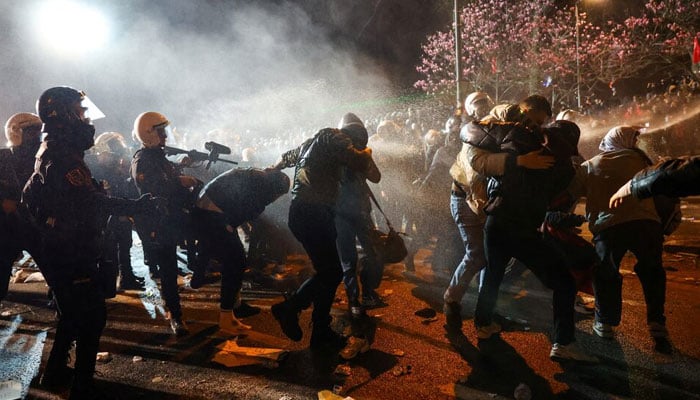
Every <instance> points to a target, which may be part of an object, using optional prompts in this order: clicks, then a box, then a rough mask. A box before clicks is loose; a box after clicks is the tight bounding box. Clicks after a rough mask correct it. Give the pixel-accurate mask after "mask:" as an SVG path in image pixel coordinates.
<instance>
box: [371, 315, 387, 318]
mask: <svg viewBox="0 0 700 400" xmlns="http://www.w3.org/2000/svg"><path fill="white" fill-rule="evenodd" d="M372 316H373V317H375V318H381V317H383V316H384V314H374V315H372Z"/></svg>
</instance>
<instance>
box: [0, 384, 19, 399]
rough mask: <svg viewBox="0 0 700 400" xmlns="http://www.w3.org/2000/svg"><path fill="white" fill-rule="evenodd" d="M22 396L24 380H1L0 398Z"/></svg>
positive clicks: (17, 397)
mask: <svg viewBox="0 0 700 400" xmlns="http://www.w3.org/2000/svg"><path fill="white" fill-rule="evenodd" d="M21 398H22V382H19V381H14V380H10V381H3V382H0V399H3V400H4V399H8V400H14V399H21Z"/></svg>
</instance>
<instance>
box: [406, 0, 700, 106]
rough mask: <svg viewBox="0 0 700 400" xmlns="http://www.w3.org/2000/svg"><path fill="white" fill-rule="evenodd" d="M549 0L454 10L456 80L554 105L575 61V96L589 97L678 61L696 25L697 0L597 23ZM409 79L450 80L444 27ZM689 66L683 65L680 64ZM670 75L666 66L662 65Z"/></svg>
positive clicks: (566, 90)
mask: <svg viewBox="0 0 700 400" xmlns="http://www.w3.org/2000/svg"><path fill="white" fill-rule="evenodd" d="M558 4H561V2H556V1H549V0H547V1H536V0H516V1H506V0H482V1H469V2H468V4H467V5H466V6H465V7H464V9H463V11H462V13H461V15H460V16H461V24H462V26H461V39H462V55H461V58H462V59H461V65H462V68H463V70H462V73H463V78H462V79H463V83H464V84H465V86H466V88H467V91H469V90H485V91H487V92H489V93H490V94H491V95H492V96H495V97H497V98H500V99H517V98H519V97H521V96H523V95H526V94H530V93H541V94H545V95H548V96H549V97H551V98H552V100H553V102H554V103H563V104H565V105H574V104H576V101H575V96H576V89H577V87H578V79H577V68H576V61H577V59H578V62H579V70H580V89H581V94H582V98H584V99H592V98H594V97H595V96H596V93H599V92H600V91H601V88H607V86H608V83H609V82H611V81H615V80H618V79H623V78H629V77H634V76H638V75H639V74H640V73H642V72H644V71H648V70H650V69H651V70H653V69H654V68H656V69H657V70H658V69H663V68H667V66H671V65H673V66H675V67H676V68H675V69H674V70H673V71H675V72H674V73H676V72H678V71H679V70H680V69H682V68H680V66H681V65H683V63H682V62H681V61H682V58H683V57H682V56H683V55H684V54H685V57H686V58H687V53H688V51H689V50H690V49H691V46H690V43H692V34H691V32H693V29H697V27H699V26H700V18H699V16H700V0H666V1H659V0H649V1H648V2H647V4H646V6H645V8H644V14H643V15H642V16H640V17H630V18H628V19H627V20H625V22H624V23H622V24H619V23H615V22H612V21H608V22H607V23H605V24H604V25H603V26H597V25H594V24H592V23H590V22H589V21H588V19H587V15H586V14H585V13H580V15H579V25H578V28H579V39H580V40H579V49H578V52H577V51H576V15H575V13H574V8H573V7H568V6H561V5H558ZM422 50H423V55H422V58H421V60H420V64H419V65H418V66H417V70H418V72H420V73H421V74H422V75H423V79H421V80H419V81H418V82H416V83H415V86H416V87H417V88H420V89H422V90H424V91H426V92H428V93H433V94H438V93H447V92H451V91H452V90H453V89H454V86H455V72H454V70H455V60H454V38H453V34H452V30H451V29H450V28H449V27H448V28H447V29H445V30H443V31H439V32H436V33H435V34H433V35H430V36H429V37H428V38H427V40H426V42H425V43H424V44H423V46H422ZM689 68H690V64H689V63H687V65H686V69H689ZM669 73H670V71H669Z"/></svg>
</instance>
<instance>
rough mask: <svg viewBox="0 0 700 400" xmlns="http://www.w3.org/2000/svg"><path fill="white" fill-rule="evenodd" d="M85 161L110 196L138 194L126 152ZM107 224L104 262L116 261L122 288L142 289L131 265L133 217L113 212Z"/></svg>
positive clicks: (140, 282) (127, 196)
mask: <svg viewBox="0 0 700 400" xmlns="http://www.w3.org/2000/svg"><path fill="white" fill-rule="evenodd" d="M85 161H86V163H87V164H88V166H89V167H90V170H92V173H93V175H94V177H95V179H97V180H98V181H99V182H100V183H101V185H102V187H103V189H104V190H105V192H106V193H107V194H108V195H110V196H115V197H121V198H127V199H133V198H136V197H138V191H137V190H136V186H134V184H133V183H132V182H131V179H130V175H129V165H130V164H129V161H128V158H127V157H126V156H125V155H122V154H118V153H113V152H106V153H101V154H96V155H92V156H91V157H90V158H88V157H86V159H85ZM106 223H107V225H106V226H105V228H104V239H103V240H104V255H103V260H104V262H105V263H111V264H113V268H114V273H115V275H114V278H115V279H116V273H117V272H118V274H119V275H120V276H121V279H120V283H119V288H120V289H125V290H126V289H139V290H140V289H142V288H143V282H142V281H141V280H140V279H139V278H137V277H136V276H135V275H134V272H133V269H132V266H131V246H132V245H133V240H132V237H131V233H132V228H133V223H132V220H131V219H130V218H129V217H128V216H125V215H121V216H119V215H112V216H109V217H108V219H107V221H106Z"/></svg>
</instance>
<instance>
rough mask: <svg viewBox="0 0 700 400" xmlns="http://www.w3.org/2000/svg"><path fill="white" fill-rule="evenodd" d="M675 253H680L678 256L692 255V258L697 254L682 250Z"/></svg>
mask: <svg viewBox="0 0 700 400" xmlns="http://www.w3.org/2000/svg"><path fill="white" fill-rule="evenodd" d="M676 254H677V255H680V256H684V257H693V258H695V257H698V254H694V253H686V252H683V251H679V252H678V253H676Z"/></svg>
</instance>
